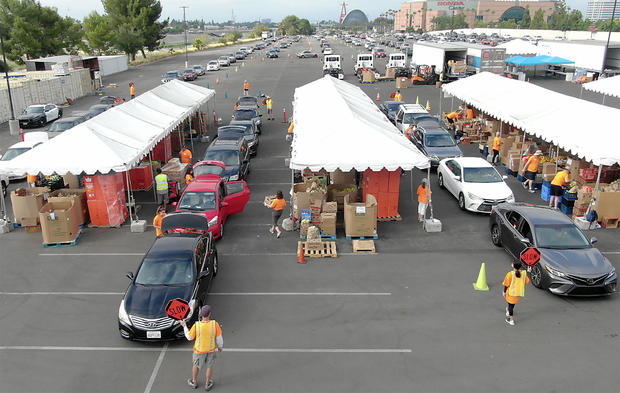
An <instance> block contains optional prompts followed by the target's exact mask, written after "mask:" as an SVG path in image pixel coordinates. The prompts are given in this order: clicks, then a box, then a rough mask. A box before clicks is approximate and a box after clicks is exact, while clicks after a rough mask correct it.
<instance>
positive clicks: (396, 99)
mask: <svg viewBox="0 0 620 393" xmlns="http://www.w3.org/2000/svg"><path fill="white" fill-rule="evenodd" d="M402 100H403V95H402V94H400V90H396V94H394V101H402Z"/></svg>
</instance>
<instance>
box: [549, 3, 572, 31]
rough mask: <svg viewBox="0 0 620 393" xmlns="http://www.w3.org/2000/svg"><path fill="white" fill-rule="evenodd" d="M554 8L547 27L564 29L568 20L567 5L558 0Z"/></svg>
mask: <svg viewBox="0 0 620 393" xmlns="http://www.w3.org/2000/svg"><path fill="white" fill-rule="evenodd" d="M556 4H557V5H556V8H555V11H554V12H553V14H551V19H549V24H548V28H549V29H552V30H562V31H566V29H567V22H568V7H567V6H566V2H565V1H564V0H559V1H558V2H557V3H556Z"/></svg>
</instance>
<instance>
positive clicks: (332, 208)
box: [321, 202, 338, 213]
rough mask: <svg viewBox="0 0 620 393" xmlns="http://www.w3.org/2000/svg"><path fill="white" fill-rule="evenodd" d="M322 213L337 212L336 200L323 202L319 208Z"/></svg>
mask: <svg viewBox="0 0 620 393" xmlns="http://www.w3.org/2000/svg"><path fill="white" fill-rule="evenodd" d="M321 211H322V212H323V213H337V212H338V202H323V207H322V208H321Z"/></svg>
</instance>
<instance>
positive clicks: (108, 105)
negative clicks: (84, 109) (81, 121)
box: [88, 104, 111, 109]
mask: <svg viewBox="0 0 620 393" xmlns="http://www.w3.org/2000/svg"><path fill="white" fill-rule="evenodd" d="M110 106H111V105H110V104H95V105H91V106H90V108H88V109H95V108H109V107H110Z"/></svg>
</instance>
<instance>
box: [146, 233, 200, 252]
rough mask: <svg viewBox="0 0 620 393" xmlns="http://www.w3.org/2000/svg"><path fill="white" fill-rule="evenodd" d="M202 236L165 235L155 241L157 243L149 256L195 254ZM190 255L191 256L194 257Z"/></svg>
mask: <svg viewBox="0 0 620 393" xmlns="http://www.w3.org/2000/svg"><path fill="white" fill-rule="evenodd" d="M200 236H201V235H200V234H194V233H187V234H185V233H184V234H182V235H181V234H179V235H173V236H171V235H168V234H167V235H165V236H161V237H158V238H157V239H155V243H153V246H152V247H151V249H150V250H149V251H148V254H147V255H149V256H157V255H161V254H170V253H186V252H191V253H192V254H193V252H194V248H195V247H196V243H197V242H198V239H199V238H200ZM192 254H190V255H192Z"/></svg>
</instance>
